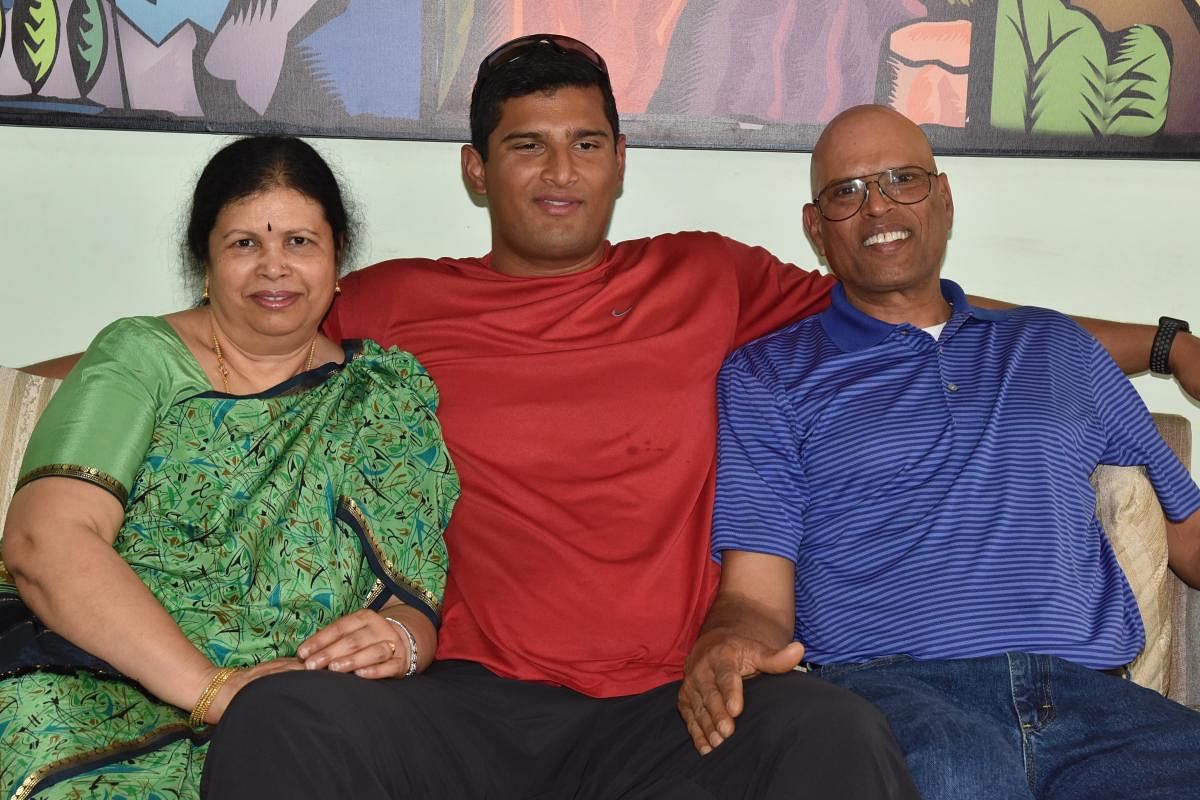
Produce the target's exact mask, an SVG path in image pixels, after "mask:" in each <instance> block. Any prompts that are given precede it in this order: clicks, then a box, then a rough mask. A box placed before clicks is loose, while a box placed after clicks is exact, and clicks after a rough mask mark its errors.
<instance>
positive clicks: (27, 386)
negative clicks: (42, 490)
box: [0, 367, 62, 535]
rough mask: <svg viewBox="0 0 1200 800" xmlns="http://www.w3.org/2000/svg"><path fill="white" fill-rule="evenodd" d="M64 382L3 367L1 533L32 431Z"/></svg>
mask: <svg viewBox="0 0 1200 800" xmlns="http://www.w3.org/2000/svg"><path fill="white" fill-rule="evenodd" d="M61 383H62V381H61V380H58V379H56V378H43V377H40V376H38V375H32V374H30V373H28V372H22V371H20V370H16V369H12V368H10V367H0V535H3V531H4V518H5V517H6V516H7V515H8V504H9V501H10V500H12V494H13V489H14V488H15V487H16V484H17V478H18V477H19V475H18V474H17V473H18V472H20V469H21V458H22V457H23V456H24V455H25V444H26V443H27V442H28V441H29V434H31V433H33V426H34V425H36V424H37V421H38V417H40V416H41V414H42V410H43V409H44V408H45V407H46V404H47V403H49V402H50V397H51V396H52V395H53V394H54V391H55V390H56V389H57V388H58V386H59V384H61Z"/></svg>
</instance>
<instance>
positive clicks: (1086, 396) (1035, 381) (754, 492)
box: [712, 280, 1200, 668]
mask: <svg viewBox="0 0 1200 800" xmlns="http://www.w3.org/2000/svg"><path fill="white" fill-rule="evenodd" d="M942 292H943V294H944V295H945V297H946V299H947V300H948V301H949V302H950V304H951V306H952V307H953V313H952V316H951V318H950V321H949V322H948V323H947V324H946V326H945V328H944V329H943V330H942V332H941V335H940V337H939V338H938V339H936V340H935V339H934V338H933V337H931V336H930V335H929V334H927V333H925V332H924V331H922V330H920V329H918V328H915V327H913V326H912V325H908V324H901V325H891V324H888V323H884V322H881V321H879V320H876V319H874V318H872V317H869V316H867V315H866V314H864V313H862V312H861V311H859V310H858V309H856V308H855V307H854V306H852V305H851V304H850V303H849V301H848V300H847V299H846V295H845V293H844V291H843V290H842V287H841V286H838V287H837V288H835V289H834V290H833V295H832V306H831V307H830V308H829V309H828V310H826V311H825V312H823V313H821V314H819V315H817V316H814V317H809V318H807V319H804V320H801V321H799V322H797V323H794V324H792V325H790V326H788V327H786V328H783V329H781V330H779V331H777V332H775V333H773V334H771V335H769V336H766V337H763V338H762V339H758V340H757V341H754V342H751V343H750V344H748V345H746V346H744V347H742V348H741V349H739V350H737V351H736V352H735V353H734V354H733V355H731V356H730V357H729V359H728V360H727V361H726V362H725V366H724V367H723V368H722V370H721V374H720V379H719V383H718V396H717V399H718V405H719V409H720V429H719V430H720V434H719V435H720V439H719V445H718V460H717V495H716V511H715V516H714V521H713V525H714V527H713V545H712V546H713V552H714V554H715V555H716V557H717V558H720V554H721V552H722V551H724V550H745V551H752V552H758V553H768V554H772V555H777V556H782V557H784V558H787V559H789V560H791V561H793V562H794V563H795V565H796V630H795V636H796V639H797V640H798V641H800V642H803V643H804V644H805V646H806V647H807V649H808V654H807V657H808V658H809V659H810V660H812V661H813V662H815V663H832V662H845V661H866V660H870V659H872V658H877V657H880V656H885V655H895V654H908V655H911V656H913V657H915V658H920V659H945V658H968V657H974V656H984V655H994V654H998V653H1001V652H1004V651H1010V650H1017V651H1024V652H1033V653H1046V654H1051V655H1057V656H1060V657H1062V658H1066V659H1069V660H1071V661H1074V662H1076V663H1079V664H1083V665H1085V666H1089V667H1093V668H1109V667H1113V666H1116V665H1119V664H1125V663H1127V662H1128V661H1130V660H1131V659H1132V658H1133V657H1134V656H1135V655H1136V654H1137V652H1138V651H1139V650H1140V649H1141V647H1142V642H1143V639H1144V637H1145V634H1144V631H1143V628H1142V622H1141V617H1140V615H1139V613H1138V609H1137V604H1136V602H1135V601H1134V598H1133V594H1132V592H1131V591H1130V589H1129V585H1128V583H1127V582H1126V580H1125V576H1124V574H1123V573H1122V571H1121V568H1120V566H1118V564H1117V560H1116V557H1115V555H1114V554H1113V550H1112V547H1111V546H1110V544H1109V542H1108V538H1107V537H1106V536H1105V535H1104V533H1103V531H1102V530H1101V528H1100V524H1099V522H1098V520H1097V519H1096V514H1095V499H1096V498H1095V493H1094V491H1093V489H1092V486H1091V484H1090V483H1089V482H1088V476H1089V475H1090V473H1091V472H1092V470H1093V469H1094V467H1095V466H1096V465H1097V464H1100V463H1104V464H1125V465H1129V464H1144V465H1145V466H1146V468H1147V473H1148V474H1149V477H1150V480H1151V482H1152V483H1153V485H1154V489H1155V491H1156V493H1157V494H1158V497H1159V500H1160V501H1161V503H1162V505H1163V507H1164V509H1165V511H1166V514H1167V516H1168V517H1169V518H1170V519H1172V520H1175V521H1178V520H1181V519H1184V518H1186V517H1188V516H1189V515H1191V514H1192V513H1193V512H1195V511H1196V510H1197V509H1200V489H1198V488H1197V487H1196V485H1195V483H1194V482H1193V481H1192V479H1191V477H1190V476H1189V475H1188V473H1187V471H1186V470H1185V469H1184V468H1183V466H1182V465H1181V464H1180V463H1179V461H1178V460H1177V459H1176V458H1175V456H1174V455H1173V454H1172V453H1171V451H1170V449H1169V448H1168V447H1167V446H1166V444H1165V443H1164V442H1163V441H1162V439H1161V438H1160V437H1159V435H1158V433H1157V431H1156V430H1155V428H1154V423H1153V422H1152V420H1151V419H1150V415H1149V414H1148V412H1147V411H1146V408H1145V406H1144V405H1143V404H1142V401H1141V399H1140V398H1139V397H1138V395H1137V393H1136V392H1135V391H1134V389H1133V387H1132V386H1131V385H1130V384H1129V381H1128V380H1126V378H1125V376H1124V375H1123V374H1121V371H1120V370H1119V369H1118V368H1117V366H1116V365H1115V364H1114V363H1113V362H1112V360H1111V359H1110V358H1109V356H1108V354H1107V353H1106V352H1105V351H1104V349H1103V348H1102V347H1100V345H1099V344H1097V343H1096V341H1095V340H1094V339H1092V338H1091V337H1090V336H1089V335H1088V334H1087V333H1086V332H1084V331H1083V330H1082V329H1081V328H1079V327H1078V326H1077V325H1076V324H1075V323H1074V322H1072V321H1071V320H1070V319H1069V318H1067V317H1065V316H1063V315H1061V314H1058V313H1056V312H1053V311H1048V310H1045V309H1038V308H1017V309H1012V310H1007V311H991V310H986V309H981V308H975V307H972V306H971V305H969V304H968V303H967V300H966V297H965V296H964V294H963V291H962V289H960V288H959V287H958V286H957V285H956V284H955V283H953V282H951V281H946V280H943V281H942Z"/></svg>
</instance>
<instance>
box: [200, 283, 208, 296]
mask: <svg viewBox="0 0 1200 800" xmlns="http://www.w3.org/2000/svg"><path fill="white" fill-rule="evenodd" d="M200 300H201V301H202V302H207V301H208V278H205V279H204V294H202V295H200Z"/></svg>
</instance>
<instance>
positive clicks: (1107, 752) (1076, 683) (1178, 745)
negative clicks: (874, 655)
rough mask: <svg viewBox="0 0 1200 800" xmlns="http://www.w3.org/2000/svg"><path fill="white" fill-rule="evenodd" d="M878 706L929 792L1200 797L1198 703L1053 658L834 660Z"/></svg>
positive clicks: (937, 795)
mask: <svg viewBox="0 0 1200 800" xmlns="http://www.w3.org/2000/svg"><path fill="white" fill-rule="evenodd" d="M816 674H817V675H818V676H819V677H821V678H822V679H824V680H827V681H829V682H830V683H834V684H837V685H838V686H843V687H845V688H847V689H850V690H852V691H854V692H857V693H858V694H860V695H862V696H863V697H865V698H866V699H867V700H870V701H871V702H872V703H874V704H875V705H876V706H878V707H879V708H880V709H881V710H882V711H883V713H884V715H885V716H886V717H887V718H888V722H889V723H891V726H892V730H893V731H894V732H895V734H896V738H897V739H898V740H899V741H900V746H901V748H902V749H903V750H904V757H905V759H906V760H907V762H908V767H909V769H910V770H911V771H912V775H913V778H914V779H915V780H916V783H917V787H918V788H919V789H920V790H921V794H922V796H923V797H924V798H925V800H965V799H967V798H988V800H1001V798H1013V800H1015V799H1016V798H1021V799H1022V800H1030V798H1037V800H1122V799H1123V798H1129V799H1130V800H1134V798H1136V799H1137V800H1153V799H1154V798H1161V799H1162V800H1186V799H1187V798H1198V799H1200V713H1197V712H1195V711H1192V710H1190V709H1188V708H1186V707H1184V706H1181V705H1179V704H1178V703H1175V702H1172V701H1170V700H1167V699H1166V698H1165V697H1162V696H1161V695H1159V694H1157V693H1155V692H1153V691H1150V690H1149V689H1144V688H1142V687H1140V686H1137V685H1136V684H1133V683H1131V682H1130V681H1127V680H1124V679H1122V678H1118V677H1115V676H1112V675H1108V674H1105V673H1103V672H1097V671H1095V670H1091V669H1088V668H1086V667H1081V666H1078V665H1076V664H1072V663H1071V662H1069V661H1064V660H1063V659H1061V658H1055V657H1053V656H1043V655H1032V654H1029V653H1006V654H1004V655H1000V656H991V657H987V658H971V659H960V660H946V661H916V660H914V659H912V658H909V657H907V656H895V657H889V658H883V659H879V660H877V661H871V662H869V663H866V664H833V665H828V666H824V667H821V668H820V669H819V670H818V671H817V672H816Z"/></svg>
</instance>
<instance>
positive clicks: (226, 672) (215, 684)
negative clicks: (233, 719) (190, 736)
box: [188, 667, 239, 728]
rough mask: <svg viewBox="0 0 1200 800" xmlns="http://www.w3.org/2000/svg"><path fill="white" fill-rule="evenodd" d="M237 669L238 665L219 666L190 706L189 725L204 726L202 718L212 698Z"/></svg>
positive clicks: (214, 697) (206, 712) (209, 706)
mask: <svg viewBox="0 0 1200 800" xmlns="http://www.w3.org/2000/svg"><path fill="white" fill-rule="evenodd" d="M238 669H239V668H238V667H221V668H220V669H219V670H217V674H216V675H214V676H213V679H212V680H211V681H209V682H208V686H207V687H206V688H205V689H204V691H203V692H201V693H200V699H199V700H197V701H196V705H194V706H192V715H191V716H190V717H188V724H189V725H191V726H192V727H193V728H200V727H203V726H204V718H205V717H207V716H208V710H209V709H210V708H212V704H213V700H216V699H217V692H219V691H221V687H222V686H224V685H225V681H227V680H229V679H230V678H231V677H232V676H233V673H235V672H237V671H238Z"/></svg>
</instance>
